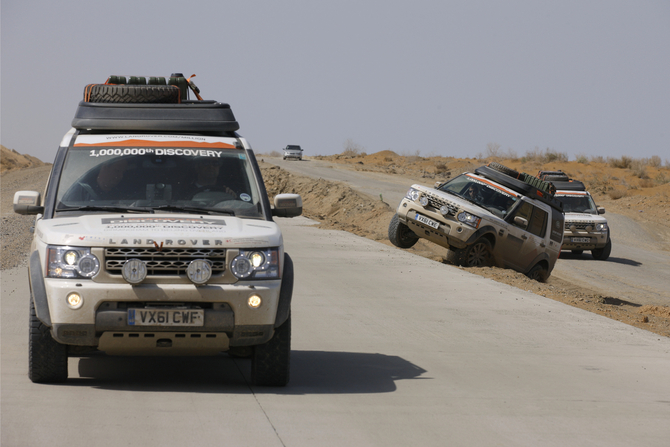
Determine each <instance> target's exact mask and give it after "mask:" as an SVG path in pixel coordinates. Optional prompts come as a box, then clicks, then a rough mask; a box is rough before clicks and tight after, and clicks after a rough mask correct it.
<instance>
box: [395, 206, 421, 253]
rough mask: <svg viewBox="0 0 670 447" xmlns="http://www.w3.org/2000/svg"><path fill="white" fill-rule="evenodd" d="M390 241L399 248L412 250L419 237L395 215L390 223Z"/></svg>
mask: <svg viewBox="0 0 670 447" xmlns="http://www.w3.org/2000/svg"><path fill="white" fill-rule="evenodd" d="M389 241H391V243H392V244H393V245H395V246H396V247H398V248H412V247H413V246H414V244H416V243H417V242H418V241H419V237H418V236H417V235H416V234H414V232H413V231H412V230H410V229H409V227H408V226H407V225H405V224H404V223H402V222H400V220H399V219H398V215H397V214H394V215H393V217H392V218H391V222H390V223H389Z"/></svg>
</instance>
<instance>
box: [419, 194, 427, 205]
mask: <svg viewBox="0 0 670 447" xmlns="http://www.w3.org/2000/svg"><path fill="white" fill-rule="evenodd" d="M419 203H420V204H421V206H428V197H426V196H421V197H420V198H419Z"/></svg>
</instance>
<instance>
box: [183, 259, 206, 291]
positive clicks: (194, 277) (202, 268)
mask: <svg viewBox="0 0 670 447" xmlns="http://www.w3.org/2000/svg"><path fill="white" fill-rule="evenodd" d="M186 276H188V279H190V280H191V282H192V283H193V284H197V285H203V284H206V283H207V281H209V279H210V278H211V277H212V265H211V264H210V263H209V262H208V261H206V260H204V259H194V260H193V261H191V263H190V264H189V265H188V268H187V269H186Z"/></svg>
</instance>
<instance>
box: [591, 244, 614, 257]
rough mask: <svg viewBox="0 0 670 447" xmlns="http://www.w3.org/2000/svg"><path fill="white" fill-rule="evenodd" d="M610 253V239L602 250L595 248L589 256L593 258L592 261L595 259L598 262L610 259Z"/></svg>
mask: <svg viewBox="0 0 670 447" xmlns="http://www.w3.org/2000/svg"><path fill="white" fill-rule="evenodd" d="M610 253H612V240H611V239H607V245H605V246H604V247H603V248H595V249H593V250H591V256H593V259H597V260H598V261H605V260H607V258H609V257H610Z"/></svg>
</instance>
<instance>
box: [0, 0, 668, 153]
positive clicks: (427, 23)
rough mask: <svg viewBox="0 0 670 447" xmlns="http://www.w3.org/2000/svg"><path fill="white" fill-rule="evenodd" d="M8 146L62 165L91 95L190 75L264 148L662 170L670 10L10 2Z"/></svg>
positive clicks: (5, 82)
mask: <svg viewBox="0 0 670 447" xmlns="http://www.w3.org/2000/svg"><path fill="white" fill-rule="evenodd" d="M1 8H2V9H1V15H2V24H1V25H2V49H1V50H2V53H1V55H2V61H1V62H2V67H1V83H2V85H1V88H2V90H1V92H0V93H1V95H2V111H1V112H2V115H1V120H2V129H1V130H2V135H1V140H2V141H1V142H2V144H3V145H4V146H6V147H9V148H11V149H16V150H17V151H18V152H20V153H24V154H30V155H34V156H36V157H38V158H40V159H42V160H44V161H53V156H54V154H55V150H56V148H57V146H58V144H59V142H60V139H61V137H62V136H63V134H64V133H65V132H66V131H67V130H68V129H69V128H70V123H71V121H72V117H73V115H74V112H75V109H76V106H77V104H78V102H79V101H80V100H81V98H82V95H83V90H84V86H85V85H87V84H90V83H103V82H104V81H105V80H106V79H107V77H108V76H109V75H112V74H116V75H126V76H130V75H136V76H166V77H167V76H169V75H170V73H172V72H183V73H184V74H185V75H186V76H189V75H191V74H193V73H195V74H197V77H196V78H194V81H195V83H196V84H197V85H198V86H199V87H200V89H201V91H202V96H203V97H204V98H205V99H216V100H219V101H221V102H227V103H229V104H230V105H231V106H232V108H233V111H234V113H235V116H236V117H237V119H238V121H239V122H240V131H239V132H240V133H241V134H242V135H243V136H245V137H246V138H247V139H248V140H249V142H250V143H251V145H252V147H254V149H255V150H256V152H270V151H272V150H279V149H281V148H282V147H283V146H285V145H286V144H300V145H302V146H303V147H304V148H305V150H306V154H307V155H313V154H323V155H326V154H334V153H340V152H341V151H342V150H343V146H344V143H345V141H346V140H347V139H351V140H352V141H354V142H355V143H357V144H359V145H360V146H362V147H364V149H365V151H366V152H368V153H373V152H378V151H382V150H387V149H390V150H393V151H395V152H397V153H399V154H406V155H407V154H415V153H416V152H417V151H419V152H420V154H421V155H424V156H428V155H444V156H456V157H468V156H470V157H472V156H476V155H477V154H478V153H485V152H486V147H487V144H488V143H497V144H499V145H500V147H501V149H502V150H507V149H512V150H513V151H515V152H516V153H517V154H519V155H523V154H525V153H526V152H527V151H530V150H533V149H534V148H536V147H538V148H540V149H541V150H544V149H545V148H550V149H552V150H555V151H557V152H564V153H567V154H568V155H569V156H570V157H571V158H574V156H575V155H576V154H584V155H602V156H605V157H607V156H614V157H619V156H621V155H629V156H633V157H635V158H642V157H650V156H652V155H659V156H661V158H662V159H663V160H667V159H669V158H670V1H668V0H657V1H645V0H631V1H619V0H560V1H541V0H531V1H524V0H511V1H502V0H501V1H476V0H463V1H447V0H443V1H440V0H435V1H421V0H412V1H398V0H382V1H365V0H355V1H340V0H338V1H330V2H326V1H314V0H307V1H253V0H247V1H239V0H238V1H225V0H212V1H197V0H191V1H172V0H160V1H142V0H133V1H126V0H114V1H112V2H101V1H95V0H86V1H79V0H75V1H71V0H66V1H63V2H57V1H46V0H44V1H33V0H2V2H1Z"/></svg>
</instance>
